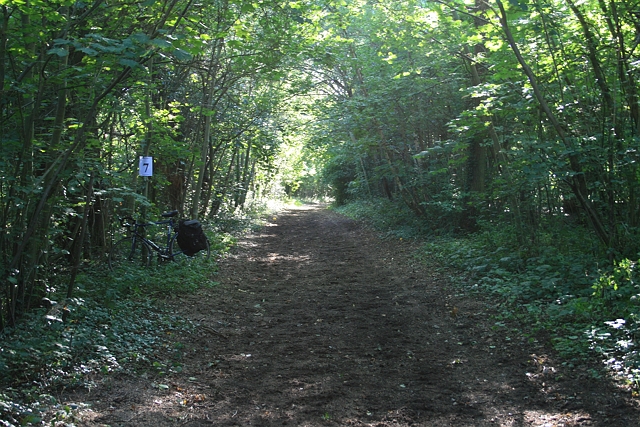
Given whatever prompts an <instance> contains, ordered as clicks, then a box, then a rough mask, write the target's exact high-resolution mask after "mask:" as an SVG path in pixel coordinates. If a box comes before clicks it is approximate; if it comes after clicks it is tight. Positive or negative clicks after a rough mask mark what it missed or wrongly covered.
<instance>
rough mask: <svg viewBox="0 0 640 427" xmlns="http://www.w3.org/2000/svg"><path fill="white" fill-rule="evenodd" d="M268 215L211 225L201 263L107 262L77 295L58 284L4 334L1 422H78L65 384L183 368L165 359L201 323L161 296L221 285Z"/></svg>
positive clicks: (89, 270)
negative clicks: (225, 260) (221, 264)
mask: <svg viewBox="0 0 640 427" xmlns="http://www.w3.org/2000/svg"><path fill="white" fill-rule="evenodd" d="M268 213H269V211H267V210H265V209H260V210H257V211H255V212H250V213H246V212H245V214H244V215H243V216H237V215H230V216H227V217H225V218H219V219H218V220H217V221H216V222H215V223H214V224H210V225H209V227H208V231H207V234H208V237H209V240H210V243H211V253H212V256H211V259H209V260H199V261H197V265H196V264H194V262H193V261H191V260H188V259H186V260H183V261H176V262H170V263H163V264H161V265H159V266H156V267H150V268H142V267H138V266H123V267H121V268H119V270H118V271H117V272H116V271H111V270H109V269H108V267H107V266H106V262H105V261H104V260H100V261H95V262H92V263H91V264H88V265H86V266H84V268H83V271H82V273H81V274H80V275H79V276H78V278H77V280H76V288H75V290H74V298H70V299H67V298H65V296H66V295H65V292H63V291H62V290H63V289H65V286H63V285H62V284H61V285H60V286H59V288H60V291H59V292H58V291H56V290H55V289H56V287H55V286H51V289H52V291H51V293H50V294H48V295H47V296H46V297H47V298H46V299H44V300H43V302H44V304H43V307H41V308H37V309H34V310H31V311H29V312H28V313H26V314H25V315H23V316H22V317H21V318H20V320H19V322H18V323H17V325H16V326H15V327H14V328H6V329H5V330H4V331H3V332H2V333H1V334H0V426H22V425H45V424H46V425H65V426H72V425H73V415H72V414H73V412H74V409H75V408H69V407H66V406H64V405H62V404H61V403H60V401H59V398H58V397H56V396H58V393H59V392H60V391H61V390H63V389H69V388H73V387H79V386H82V387H92V385H93V383H94V382H97V381H100V379H101V378H103V377H104V376H108V375H112V374H114V373H116V372H130V371H136V372H139V371H151V372H153V373H154V375H157V374H159V373H160V374H162V372H160V371H163V370H164V371H166V370H167V369H169V370H173V371H179V370H180V369H181V367H180V365H179V363H167V361H164V360H159V359H160V358H162V357H164V356H163V355H166V354H167V351H169V353H170V352H171V350H172V346H173V341H174V340H175V338H174V337H175V336H177V335H179V334H182V333H188V332H189V331H190V330H192V329H193V328H194V327H195V325H193V324H191V323H190V322H188V321H186V320H185V319H183V318H180V317H178V316H176V315H175V314H173V313H171V312H168V311H166V309H164V308H163V305H162V304H161V302H162V300H164V299H167V298H172V297H174V296H179V295H182V294H186V293H191V292H194V291H196V290H197V289H200V288H202V287H210V286H215V285H216V269H217V259H218V258H219V256H221V255H222V254H224V253H225V252H227V251H228V250H229V248H230V247H231V246H232V245H233V244H234V243H235V237H234V236H236V235H237V234H239V233H241V232H244V231H245V230H247V229H248V228H250V227H255V226H259V225H260V222H261V220H260V218H261V217H263V216H264V215H266V214H268ZM60 280H63V278H60ZM159 350H166V351H164V352H163V351H159ZM158 367H162V369H161V370H160V371H159V370H158Z"/></svg>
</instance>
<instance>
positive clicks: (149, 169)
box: [140, 156, 153, 176]
mask: <svg viewBox="0 0 640 427" xmlns="http://www.w3.org/2000/svg"><path fill="white" fill-rule="evenodd" d="M140 176H153V157H143V156H140Z"/></svg>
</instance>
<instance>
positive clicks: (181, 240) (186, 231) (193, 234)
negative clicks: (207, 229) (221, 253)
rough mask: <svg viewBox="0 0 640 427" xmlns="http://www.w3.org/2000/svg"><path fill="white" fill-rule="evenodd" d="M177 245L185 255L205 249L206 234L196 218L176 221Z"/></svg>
mask: <svg viewBox="0 0 640 427" xmlns="http://www.w3.org/2000/svg"><path fill="white" fill-rule="evenodd" d="M177 240H178V246H180V249H181V250H182V252H183V253H184V254H185V255H188V256H192V255H195V254H196V253H198V252H199V251H202V250H204V249H207V236H206V235H205V234H204V231H203V230H202V225H201V224H200V221H198V220H197V219H189V220H184V219H183V220H181V221H180V222H179V223H178V237H177Z"/></svg>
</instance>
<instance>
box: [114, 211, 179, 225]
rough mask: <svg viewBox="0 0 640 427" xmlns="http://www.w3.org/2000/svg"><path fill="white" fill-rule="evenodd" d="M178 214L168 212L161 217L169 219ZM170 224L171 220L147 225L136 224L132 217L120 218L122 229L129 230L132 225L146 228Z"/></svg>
mask: <svg viewBox="0 0 640 427" xmlns="http://www.w3.org/2000/svg"><path fill="white" fill-rule="evenodd" d="M177 214H178V211H170V212H165V213H163V214H162V216H163V217H164V218H171V217H174V216H176V215H177ZM170 222H171V220H168V221H153V222H149V223H147V224H137V223H136V220H135V218H133V217H132V216H125V217H122V218H120V225H121V226H122V227H125V228H129V227H133V226H134V225H137V226H138V227H146V226H148V225H160V224H169V223H170Z"/></svg>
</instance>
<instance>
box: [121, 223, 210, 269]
mask: <svg viewBox="0 0 640 427" xmlns="http://www.w3.org/2000/svg"><path fill="white" fill-rule="evenodd" d="M176 215H178V211H170V212H165V213H163V214H162V215H161V216H162V217H163V218H168V219H166V220H162V221H152V222H148V223H145V224H139V223H138V222H137V221H136V220H135V219H134V218H133V217H130V216H127V217H124V218H120V225H121V226H122V227H124V228H126V229H127V233H128V234H129V236H127V237H125V238H123V239H120V240H119V241H118V242H116V243H115V244H114V245H113V246H112V248H111V251H110V252H109V268H110V269H111V270H113V269H115V268H117V267H118V266H120V265H123V264H125V263H126V264H130V265H140V266H144V267H149V266H150V265H151V263H152V260H153V258H154V256H153V255H154V252H155V253H156V254H157V256H156V257H155V258H156V259H157V261H158V263H161V262H164V261H174V260H175V259H176V257H178V256H181V255H183V256H184V257H185V258H188V259H205V260H208V259H209V258H210V257H211V247H210V245H209V239H207V244H206V246H207V248H206V249H203V250H201V251H199V252H198V253H196V254H193V255H187V254H185V253H184V252H183V251H182V250H181V249H180V248H179V246H178V241H177V237H178V230H177V228H178V224H177V223H176V222H175V221H174V219H173V217H175V216H176ZM156 225H166V226H167V231H166V232H163V236H166V243H165V246H160V245H159V244H157V243H156V242H154V241H153V240H151V239H150V238H148V237H146V233H145V232H144V231H145V230H146V227H152V226H156Z"/></svg>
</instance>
